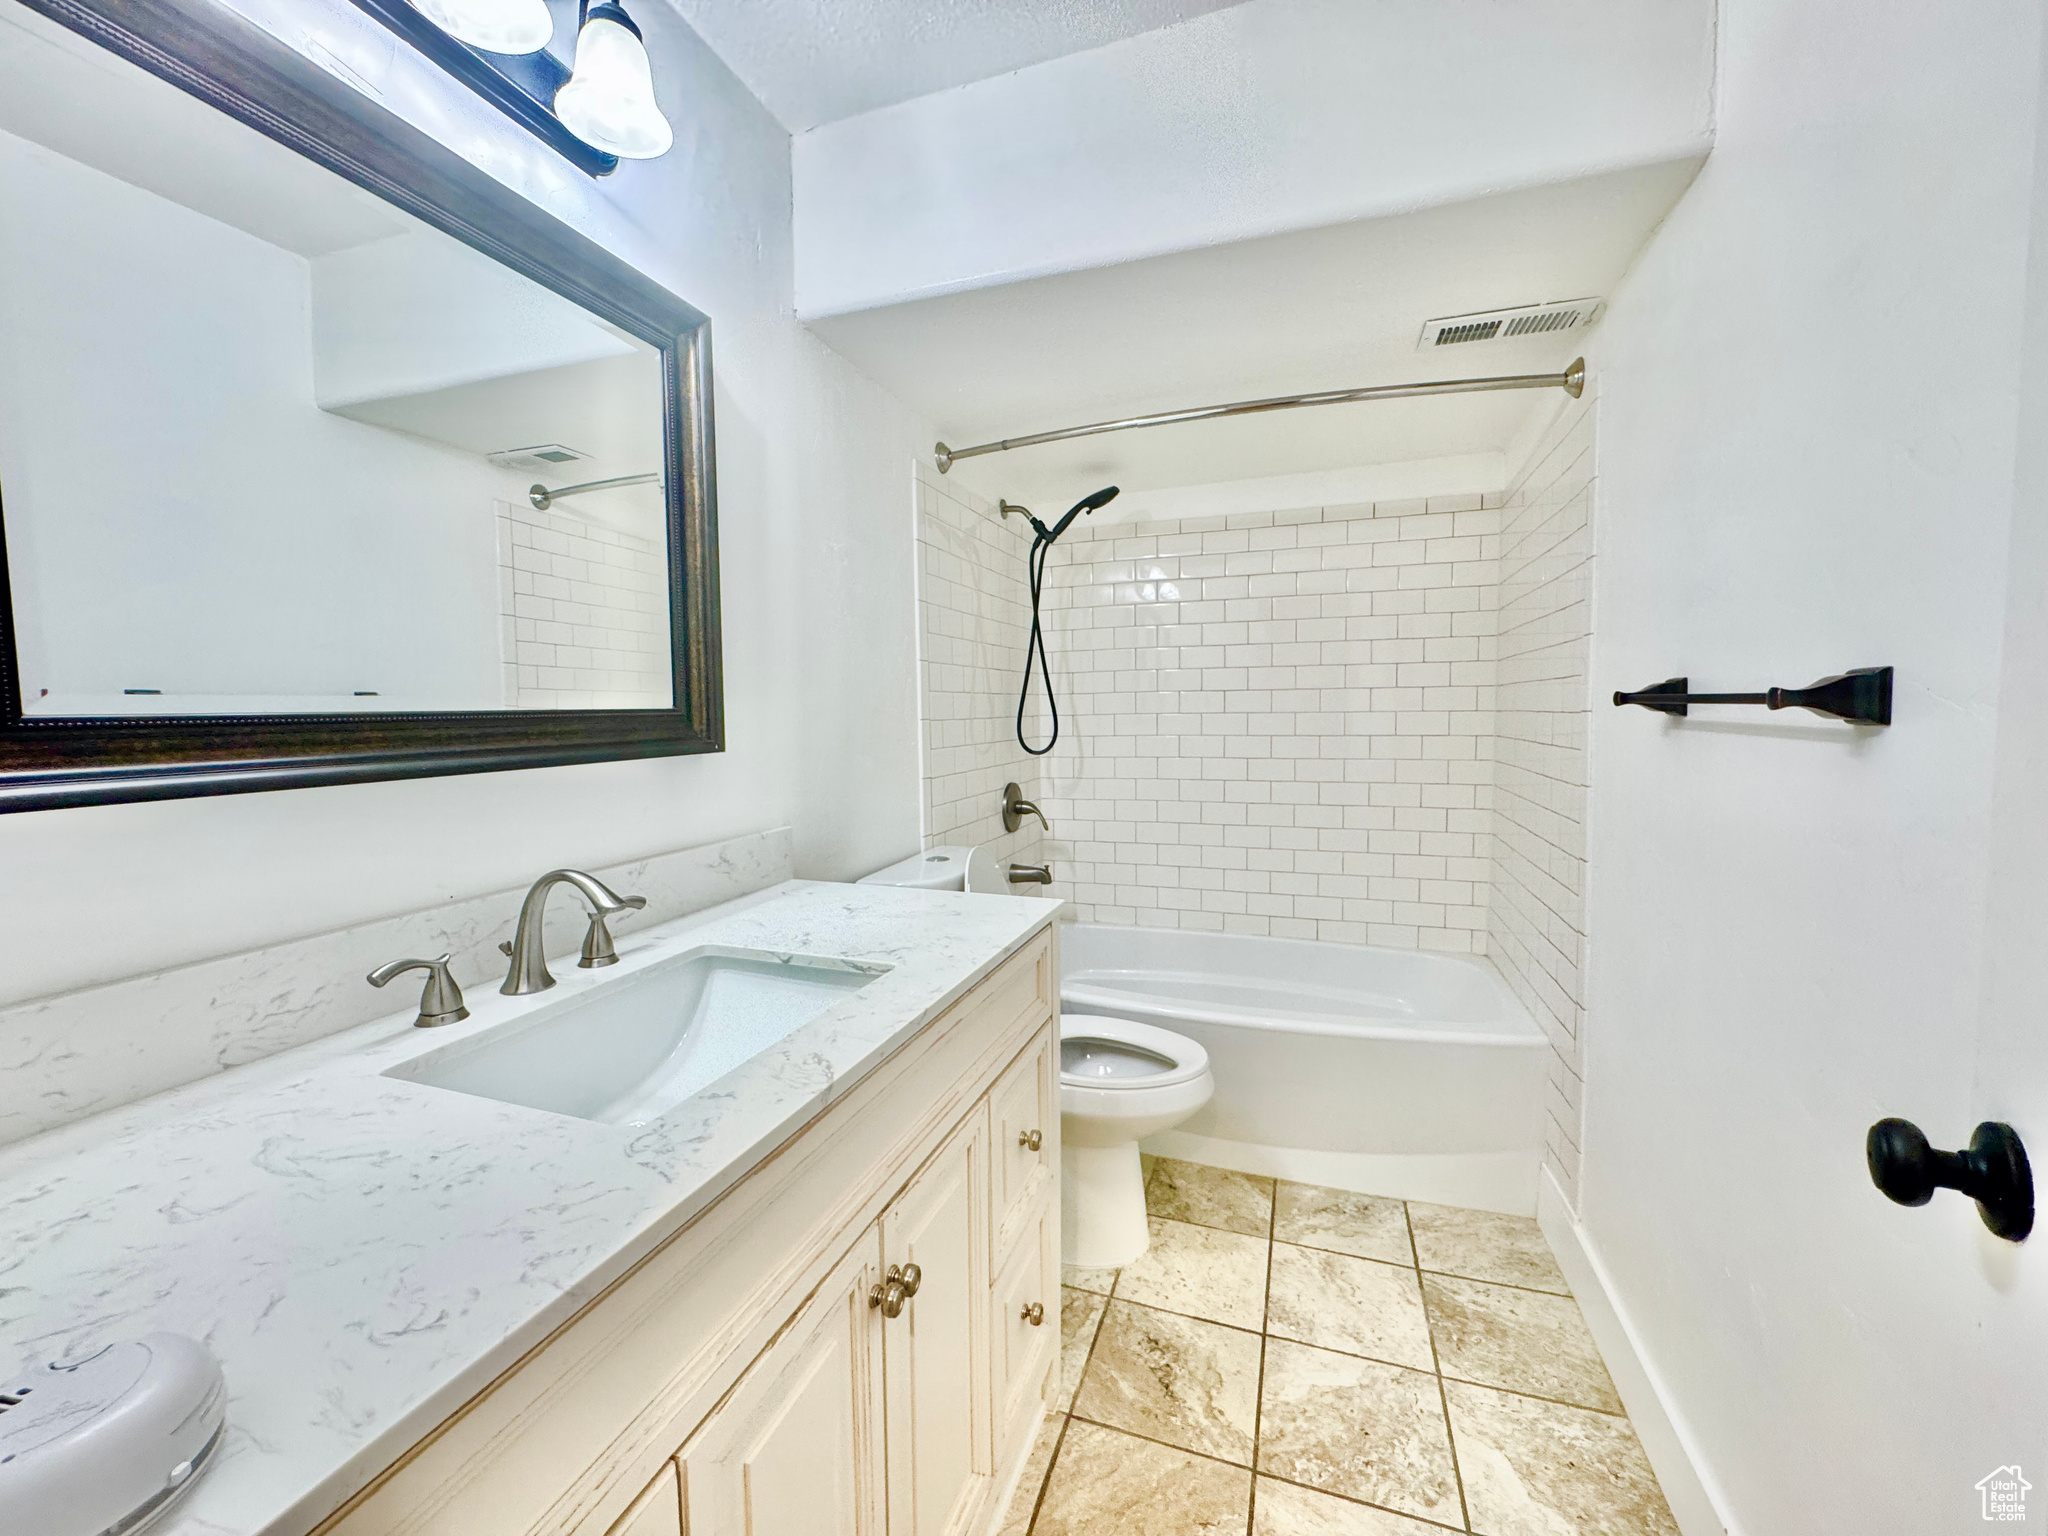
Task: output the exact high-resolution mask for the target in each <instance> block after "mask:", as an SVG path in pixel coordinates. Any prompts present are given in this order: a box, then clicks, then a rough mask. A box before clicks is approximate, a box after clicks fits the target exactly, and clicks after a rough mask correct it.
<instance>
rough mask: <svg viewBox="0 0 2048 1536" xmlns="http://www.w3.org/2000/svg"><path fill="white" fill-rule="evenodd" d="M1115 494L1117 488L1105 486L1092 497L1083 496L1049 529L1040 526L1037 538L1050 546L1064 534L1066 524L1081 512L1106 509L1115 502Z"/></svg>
mask: <svg viewBox="0 0 2048 1536" xmlns="http://www.w3.org/2000/svg"><path fill="white" fill-rule="evenodd" d="M1116 492H1117V488H1116V487H1115V486H1113V485H1105V486H1104V487H1103V488H1102V489H1101V490H1099V491H1097V492H1095V493H1094V494H1093V495H1092V496H1083V497H1082V498H1081V499H1080V500H1079V501H1077V502H1075V503H1074V504H1073V506H1071V507H1069V508H1068V509H1067V515H1066V516H1065V517H1063V518H1061V519H1060V520H1059V521H1058V522H1057V523H1055V524H1054V525H1053V526H1052V527H1051V528H1050V529H1048V528H1046V527H1045V526H1044V525H1043V524H1041V525H1040V526H1039V529H1038V534H1039V537H1040V538H1042V539H1044V540H1045V542H1046V543H1048V544H1050V543H1051V542H1052V541H1053V540H1054V539H1056V538H1058V537H1059V536H1060V535H1061V534H1063V533H1065V532H1066V531H1067V524H1069V523H1071V522H1072V521H1073V520H1074V519H1075V518H1077V517H1079V516H1080V515H1081V514H1082V513H1083V512H1093V511H1094V510H1095V509H1096V508H1098V507H1106V506H1108V505H1109V504H1110V503H1111V502H1112V501H1115V500H1116Z"/></svg>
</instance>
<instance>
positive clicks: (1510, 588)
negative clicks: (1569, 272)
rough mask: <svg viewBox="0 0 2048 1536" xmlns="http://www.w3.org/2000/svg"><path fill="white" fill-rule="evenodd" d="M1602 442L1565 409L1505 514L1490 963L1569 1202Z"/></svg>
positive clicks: (1578, 406) (1587, 408)
mask: <svg viewBox="0 0 2048 1536" xmlns="http://www.w3.org/2000/svg"><path fill="white" fill-rule="evenodd" d="M1593 435H1594V402H1593V401H1592V400H1591V399H1586V400H1580V401H1577V402H1574V403H1573V404H1572V405H1570V406H1569V407H1567V408H1566V410H1565V411H1564V412H1563V413H1562V414H1561V415H1560V416H1559V417H1558V419H1557V421H1556V422H1555V423H1554V424H1553V425H1552V427H1551V428H1550V430H1549V431H1548V433H1546V435H1545V437H1544V440H1543V442H1542V444H1541V445H1540V446H1539V447H1538V449H1537V450H1536V452H1535V453H1534V454H1533V455H1531V457H1530V461H1529V466H1528V468H1527V469H1526V470H1525V471H1524V472H1523V473H1522V474H1521V476H1520V477H1519V478H1518V479H1517V480H1516V482H1515V484H1514V485H1513V486H1511V487H1510V488H1509V491H1508V497H1507V504H1506V506H1505V508H1504V509H1503V514H1502V526H1501V539H1500V640H1499V645H1500V661H1499V668H1500V676H1499V683H1498V687H1497V691H1496V694H1495V718H1496V722H1497V724H1496V734H1495V741H1494V758H1495V761H1494V813H1493V814H1494V826H1493V892H1492V901H1491V903H1490V905H1489V907H1488V914H1487V948H1488V951H1489V952H1490V953H1491V955H1492V956H1493V959H1494V963H1495V964H1496V965H1497V966H1498V967H1499V968H1500V971H1501V974H1502V975H1504V976H1505V977H1506V978H1507V980H1508V984H1509V985H1510V986H1512V987H1513V988H1514V989H1515V992H1516V993H1517V994H1518V995H1519V996H1520V997H1521V999H1522V1001H1523V1003H1524V1004H1525V1005H1526V1006H1527V1007H1528V1009H1529V1012H1530V1013H1531V1014H1532V1015H1533V1016H1534V1017H1535V1019H1536V1021H1537V1023H1538V1024H1540V1025H1541V1026H1542V1027H1543V1031H1544V1033H1545V1034H1546V1035H1548V1036H1549V1037H1550V1044H1551V1060H1550V1087H1549V1091H1548V1095H1547V1100H1548V1110H1549V1113H1548V1118H1547V1123H1546V1125H1545V1128H1544V1141H1545V1153H1544V1160H1545V1162H1546V1164H1547V1165H1548V1166H1549V1167H1550V1169H1551V1171H1552V1172H1553V1173H1554V1174H1555V1175H1556V1176H1557V1180H1558V1183H1559V1184H1560V1185H1561V1186H1562V1187H1563V1189H1564V1191H1565V1193H1566V1194H1567V1195H1568V1196H1569V1197H1570V1198H1571V1199H1572V1201H1573V1202H1574V1203H1576V1202H1577V1200H1578V1179H1579V1142H1580V1129H1579V1128H1580V1124H1581V1117H1580V1105H1581V1102H1582V1094H1581V1088H1582V1084H1583V1081H1584V1055H1583V1051H1584V1022H1585V1009H1584V1006H1583V1000H1584V997H1585V991H1584V989H1583V986H1582V984H1581V974H1582V971H1583V967H1584V963H1585V945H1586V939H1585V934H1586V924H1585V889H1586V884H1585V873H1586V723H1587V711H1588V709H1589V708H1590V705H1591V698H1590V694H1589V692H1588V686H1587V650H1588V643H1589V636H1590V635H1591V633H1592V621H1591V615H1590V611H1589V610H1590V602H1591V596H1592V574H1593V525H1592V517H1593V483H1594V456H1593Z"/></svg>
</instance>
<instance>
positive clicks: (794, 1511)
mask: <svg viewBox="0 0 2048 1536" xmlns="http://www.w3.org/2000/svg"><path fill="white" fill-rule="evenodd" d="M1056 975H1057V972H1056V969H1055V965H1054V955H1053V939H1052V934H1051V933H1050V931H1046V932H1041V933H1040V934H1038V935H1036V936H1034V937H1033V938H1032V939H1030V940H1029V941H1027V942H1026V944H1025V945H1024V946H1023V948H1022V949H1020V950H1019V951H1018V952H1017V953H1015V954H1013V955H1012V956H1011V957H1010V958H1009V959H1007V960H1006V961H1004V962H1003V964H1001V965H1000V966H998V967H997V968H996V969H995V970H994V971H993V972H991V973H990V974H989V975H988V976H987V977H986V978H985V979H984V980H983V981H981V982H980V983H979V984H978V985H976V986H975V987H974V988H973V989H971V990H970V991H969V992H968V993H967V994H966V995H965V996H963V997H962V998H961V999H960V1000H959V1001H958V1002H956V1003H955V1004H954V1005H953V1006H952V1007H950V1008H949V1009H947V1010H946V1012H945V1013H944V1014H942V1015H941V1016H940V1017H939V1018H938V1019H936V1020H934V1021H933V1022H932V1023H931V1024H930V1025H928V1026H926V1027H925V1028H924V1029H923V1030H921V1031H919V1032H918V1034H917V1035H916V1036H914V1037H913V1038H912V1039H911V1040H910V1041H909V1042H907V1043H906V1044H905V1045H903V1046H902V1047H901V1048H900V1049H898V1050H897V1051H896V1052H895V1053H894V1054H893V1055H892V1056H890V1057H889V1059H888V1060H886V1061H884V1062H883V1063H882V1064H881V1065H880V1066H878V1067H876V1068H875V1069H874V1070H873V1071H872V1072H871V1073H870V1074H869V1075H868V1076H867V1077H866V1078H865V1079H864V1080H863V1081H861V1082H860V1083H859V1084H858V1085H856V1086H855V1087H854V1088H853V1089H852V1090H850V1091H849V1092H848V1093H847V1094H846V1095H845V1096H844V1097H843V1098H841V1099H840V1100H839V1101H837V1102H836V1103H834V1104H833V1105H832V1106H830V1107H829V1108H828V1109H827V1110H825V1111H824V1112H823V1113H822V1114H820V1115H819V1116H818V1118H817V1119H815V1120H814V1121H812V1122H811V1124H809V1125H808V1126H806V1127H804V1128H803V1129H802V1130H801V1131H800V1132H798V1133H797V1134H796V1135H795V1136H793V1137H792V1138H791V1139H790V1140H789V1141H788V1142H787V1143H785V1144H784V1145H783V1146H782V1147H781V1148H779V1149H778V1150H777V1151H776V1152H774V1153H773V1154H772V1155H771V1156H770V1157H769V1158H768V1159H766V1160H765V1161H764V1162H763V1163H762V1164H761V1165H760V1166H758V1167H756V1168H755V1169H754V1171H753V1172H752V1173H750V1174H748V1175H747V1176H746V1177H745V1178H743V1179H741V1180H740V1181H739V1182H738V1183H737V1184H735V1185H734V1187H733V1188H732V1189H731V1190H729V1191H728V1192H727V1193H726V1194H725V1195H724V1196H723V1197H721V1198H720V1200H719V1201H718V1202H717V1203H716V1204H714V1205H713V1206H711V1207H710V1208H709V1209H708V1210H706V1211H704V1212H703V1213H702V1214H701V1215H699V1216H698V1217H697V1218H696V1219H695V1220H694V1221H692V1222H691V1223H690V1224H689V1225H688V1226H686V1227H684V1228H683V1229H682V1230H681V1231H680V1232H678V1233H677V1234H675V1236H673V1237H671V1238H670V1239H668V1241H667V1242H665V1243H664V1244H663V1245H662V1246H661V1247H659V1248H657V1249H656V1250H655V1251H654V1252H653V1253H652V1254H650V1255H649V1256H648V1257H647V1258H645V1259H643V1260H642V1261H641V1262H640V1263H639V1264H638V1265H637V1266H636V1267H635V1268H633V1269H632V1270H631V1271H629V1272H628V1273H627V1274H626V1275H625V1276H623V1277H622V1278H621V1279H620V1280H618V1281H617V1282H615V1283H614V1284H613V1285H612V1286H611V1287H610V1288H609V1289H607V1290H606V1291H605V1292H604V1293H603V1294H602V1295H600V1296H599V1297H598V1298H597V1299H596V1300H595V1301H593V1302H591V1303H590V1304H589V1305H588V1306H586V1307H585V1308H584V1309H583V1310H582V1311H581V1312H580V1313H578V1314H577V1315H576V1316H575V1317H573V1318H571V1319H570V1320H569V1321H568V1322H566V1323H564V1324H563V1325H562V1326H561V1327H560V1328H558V1329H557V1330H556V1331H555V1332H554V1334H553V1335H551V1336H550V1337H549V1338H548V1339H547V1340H546V1341H545V1342H543V1343H542V1344H541V1345H540V1346H538V1347H537V1348H536V1349H535V1350H533V1351H532V1352H531V1353H530V1354H529V1355H528V1356H527V1357H526V1358H525V1359H524V1360H523V1361H521V1362H520V1364H519V1365H517V1366H516V1367H514V1368H513V1369H512V1370H511V1371H508V1372H507V1373H506V1374H505V1375H504V1376H502V1377H500V1378H499V1379H498V1380H497V1381H496V1382H494V1383H493V1384H492V1385H491V1386H490V1387H489V1388H488V1389H486V1390H485V1391H484V1392H482V1393H481V1394H479V1395H478V1396H477V1397H476V1398H475V1399H473V1400H472V1401H471V1402H470V1403H469V1404H467V1405H465V1407H464V1408H463V1409H462V1410H461V1411H460V1412H458V1413H457V1414H456V1415H455V1416H454V1417H453V1418H451V1419H449V1420H448V1422H447V1423H445V1424H443V1425H442V1426H441V1427H440V1428H439V1429H438V1430H436V1431H435V1432H434V1433H433V1434H432V1435H430V1436H428V1438H427V1439H426V1440H424V1441H422V1442H421V1444H420V1445H419V1446H417V1447H415V1448H414V1450H413V1451H412V1452H411V1453H409V1454H408V1455H407V1456H406V1457H403V1458H401V1459H400V1461H399V1462H398V1463H397V1464H396V1465H395V1466H393V1467H392V1468H390V1469H389V1470H387V1471H386V1472H385V1473H384V1474H383V1475H382V1476H381V1477H380V1478H379V1479H378V1480H377V1481H376V1482H374V1483H372V1484H371V1486H370V1487H369V1488H367V1489H366V1490H364V1492H363V1493H361V1494H359V1495H357V1497H356V1498H355V1499H354V1500H352V1501H351V1502H350V1503H349V1504H348V1505H347V1506H345V1507H344V1508H343V1509H342V1510H341V1511H339V1512H338V1513H337V1514H335V1515H334V1516H332V1517H330V1518H329V1520H328V1521H327V1522H325V1524H324V1525H323V1526H322V1527H321V1529H320V1532H319V1533H318V1536H399V1533H404V1536H479V1533H485V1532H488V1533H489V1536H740V1533H746V1536H979V1533H981V1532H983V1531H985V1530H987V1529H989V1528H990V1527H991V1526H992V1525H993V1524H994V1523H995V1522H997V1521H999V1520H1000V1518H1001V1515H1002V1510H1001V1508H1000V1504H1001V1502H1002V1500H1003V1499H1004V1498H1005V1497H1006V1496H1007V1494H1008V1491H1009V1489H1010V1486H1011V1485H1012V1483H1013V1482H1014V1481H1015V1478H1016V1475H1017V1473H1018V1470H1019V1468H1020V1467H1021V1465H1022V1462H1023V1459H1024V1457H1025V1456H1026V1455H1027V1454H1028V1453H1029V1450H1030V1441H1031V1438H1032V1435H1033V1433H1034V1432H1035V1430H1036V1428H1037V1425H1038V1423H1039V1421H1040V1417H1041V1415H1042V1413H1043V1411H1044V1407H1045V1405H1046V1403H1047V1402H1048V1401H1049V1400H1050V1397H1051V1393H1052V1390H1053V1384H1054V1378H1055V1376H1056V1374H1057V1370H1058V1350H1057V1347H1056V1346H1057V1340H1058V1338H1059V1251H1058V1232H1059V1225H1058V1224H1059V1213H1058V1209H1057V1177H1056V1170H1057V1168H1058V1158H1059V1141H1058V1136H1059V1115H1058V1108H1057V1105H1058V1078H1057V1075H1056V1067H1057V1059H1058V1041H1057V1034H1058V1026H1057V1009H1056V1002H1055V999H1056V996H1057V993H1056V984H1055V982H1056ZM912 1266H914V1270H913V1269H912V1268H911V1267H912ZM906 1281H909V1283H908V1284H906ZM892 1282H893V1286H892ZM1034 1309H1036V1311H1035V1315H1036V1318H1037V1321H1035V1322H1034V1321H1032V1316H1033V1314H1034ZM892 1312H893V1313H894V1315H890V1314H891V1313H892Z"/></svg>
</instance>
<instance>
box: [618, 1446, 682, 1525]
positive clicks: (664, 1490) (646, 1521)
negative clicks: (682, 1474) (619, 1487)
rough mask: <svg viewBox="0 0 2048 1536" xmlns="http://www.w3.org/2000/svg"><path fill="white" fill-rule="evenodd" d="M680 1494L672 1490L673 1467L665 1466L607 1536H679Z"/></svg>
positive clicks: (674, 1465) (674, 1479) (674, 1482)
mask: <svg viewBox="0 0 2048 1536" xmlns="http://www.w3.org/2000/svg"><path fill="white" fill-rule="evenodd" d="M680 1492H681V1490H680V1489H678V1488H677V1486H676V1464H675V1463H674V1462H672V1461H671V1462H667V1463H665V1464H664V1465H663V1466H662V1469H661V1471H660V1472H659V1473H657V1474H656V1476H655V1479H654V1481H653V1482H651V1483H649V1484H648V1485H647V1491H646V1492H645V1493H642V1494H641V1495H640V1497H639V1498H637V1499H635V1500H634V1501H633V1507H632V1508H631V1509H629V1510H627V1511H626V1512H625V1513H624V1514H623V1515H621V1516H619V1519H618V1523H617V1524H616V1525H614V1526H613V1527H612V1528H611V1530H610V1531H609V1532H608V1533H607V1536H683V1510H682V1500H681V1498H680V1497H679V1494H680Z"/></svg>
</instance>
